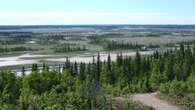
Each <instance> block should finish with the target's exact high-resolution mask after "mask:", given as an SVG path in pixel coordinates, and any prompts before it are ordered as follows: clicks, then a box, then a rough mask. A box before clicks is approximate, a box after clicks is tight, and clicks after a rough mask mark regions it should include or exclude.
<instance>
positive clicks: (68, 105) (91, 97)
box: [0, 44, 195, 110]
mask: <svg viewBox="0 0 195 110" xmlns="http://www.w3.org/2000/svg"><path fill="white" fill-rule="evenodd" d="M194 52H195V48H191V47H190V46H189V45H182V44H181V45H180V48H179V49H175V50H167V51H166V52H158V51H156V52H155V53H154V54H153V55H150V56H141V55H140V54H139V52H138V51H137V53H136V56H135V57H127V56H123V55H122V53H119V54H118V55H117V60H116V61H111V57H110V55H108V59H107V61H104V62H102V61H101V60H100V55H99V54H98V57H97V59H94V60H93V62H92V63H89V64H85V63H79V64H78V63H77V62H75V63H70V61H69V60H68V58H67V61H66V62H65V64H64V66H63V72H60V69H59V70H53V71H49V66H48V65H47V64H44V65H43V71H42V72H39V71H38V67H37V65H36V64H34V65H33V67H32V73H31V74H30V75H25V70H24V68H23V69H22V73H23V75H22V76H21V77H18V76H16V74H15V73H12V72H10V71H1V72H0V107H1V109H3V110H7V109H8V110H9V109H10V110H11V109H13V108H14V109H18V110H54V109H57V110H64V109H79V110H91V109H97V110H99V109H102V110H107V109H117V107H118V105H117V104H116V103H114V102H113V101H112V100H111V99H110V98H109V96H111V97H114V96H120V95H129V94H131V93H137V92H141V93H143V92H153V91H161V92H162V93H164V94H169V95H176V96H180V97H187V103H186V106H188V107H189V108H192V107H194V105H193V103H194V102H195V100H194V99H195V97H194V96H195V94H194V93H195V86H194V82H195V69H194V68H195V53H194ZM122 107H124V109H125V108H126V109H130V110H131V109H132V110H137V109H140V110H148V109H150V108H148V107H143V106H141V105H139V106H138V105H136V103H133V102H129V103H127V104H124V106H122ZM136 107H138V108H136ZM139 107H140V108H139Z"/></svg>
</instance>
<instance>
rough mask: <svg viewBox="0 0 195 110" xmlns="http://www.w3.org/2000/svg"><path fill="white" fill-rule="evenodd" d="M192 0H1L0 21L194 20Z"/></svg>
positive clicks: (103, 22) (177, 21) (47, 22)
mask: <svg viewBox="0 0 195 110" xmlns="http://www.w3.org/2000/svg"><path fill="white" fill-rule="evenodd" d="M194 4H195V0H0V25H45V24H50V25H52V24H195V13H194V11H195V8H194V6H193V5H194Z"/></svg>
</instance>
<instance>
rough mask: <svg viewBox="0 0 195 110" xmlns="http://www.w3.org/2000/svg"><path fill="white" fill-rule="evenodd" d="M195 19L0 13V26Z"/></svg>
mask: <svg viewBox="0 0 195 110" xmlns="http://www.w3.org/2000/svg"><path fill="white" fill-rule="evenodd" d="M194 23H195V17H183V16H174V15H171V14H169V13H161V12H160V13H152V12H151V13H150V12H148V13H127V12H126V13H117V12H116V13H115V12H39V13H10V12H7V13H6V12H0V24H2V25H10V24H14V25H15V24H18V25H20V24H21V25H24V24H194Z"/></svg>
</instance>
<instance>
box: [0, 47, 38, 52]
mask: <svg viewBox="0 0 195 110" xmlns="http://www.w3.org/2000/svg"><path fill="white" fill-rule="evenodd" d="M34 50H35V49H32V48H27V47H23V46H20V47H12V48H6V47H4V48H3V47H0V53H6V52H19V51H34Z"/></svg>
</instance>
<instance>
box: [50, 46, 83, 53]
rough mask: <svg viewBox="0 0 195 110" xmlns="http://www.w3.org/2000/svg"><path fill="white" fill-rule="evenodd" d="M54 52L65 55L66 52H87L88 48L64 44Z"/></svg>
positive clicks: (55, 48)
mask: <svg viewBox="0 0 195 110" xmlns="http://www.w3.org/2000/svg"><path fill="white" fill-rule="evenodd" d="M53 49H54V52H59V53H64V52H75V51H86V50H87V49H86V47H85V46H82V47H80V46H75V45H72V44H62V45H58V46H55V47H54V48H53Z"/></svg>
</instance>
